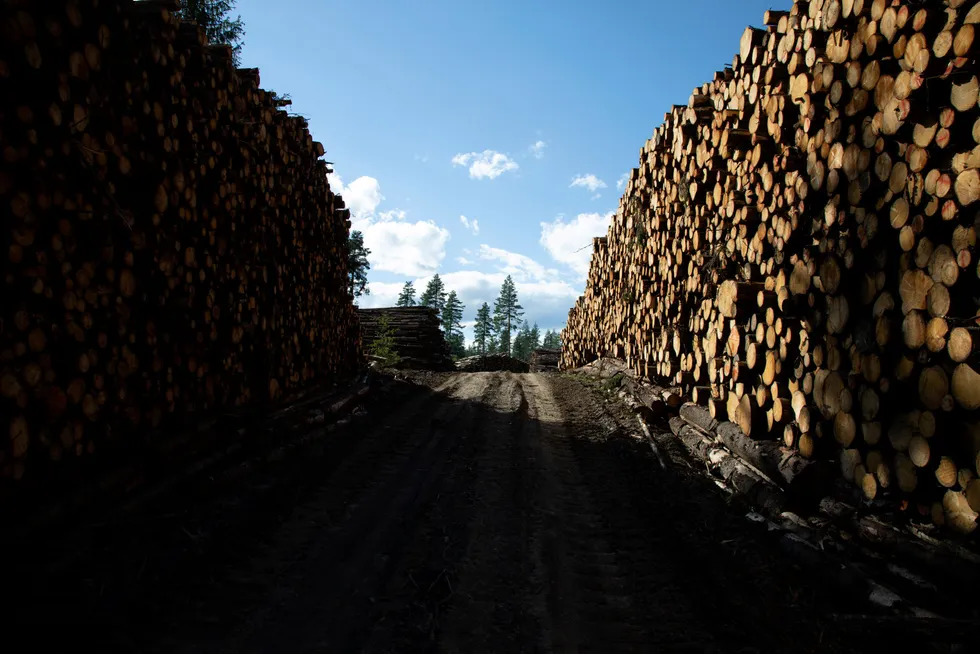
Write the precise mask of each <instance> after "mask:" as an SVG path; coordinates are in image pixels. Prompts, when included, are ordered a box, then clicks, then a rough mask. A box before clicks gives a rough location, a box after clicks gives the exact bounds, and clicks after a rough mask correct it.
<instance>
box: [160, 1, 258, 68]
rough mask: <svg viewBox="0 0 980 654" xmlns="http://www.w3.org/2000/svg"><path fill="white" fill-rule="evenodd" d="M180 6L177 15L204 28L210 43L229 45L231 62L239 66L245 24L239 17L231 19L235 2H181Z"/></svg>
mask: <svg viewBox="0 0 980 654" xmlns="http://www.w3.org/2000/svg"><path fill="white" fill-rule="evenodd" d="M180 4H181V8H180V9H179V10H178V11H177V15H178V16H179V17H180V18H183V19H184V20H193V21H195V22H196V23H197V24H198V25H199V26H200V27H202V28H204V32H205V34H207V35H208V41H210V42H211V43H213V44H215V45H218V44H227V45H230V46H231V56H232V61H233V62H234V64H235V65H236V66H239V65H241V63H242V61H241V57H242V37H244V36H245V23H243V22H242V17H241V16H236V17H235V18H232V17H231V12H232V10H233V9H234V8H235V0H182V1H181V3H180Z"/></svg>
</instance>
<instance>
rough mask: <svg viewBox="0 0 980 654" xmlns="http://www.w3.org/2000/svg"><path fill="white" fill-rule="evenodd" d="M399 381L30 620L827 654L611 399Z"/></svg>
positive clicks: (757, 562) (508, 384)
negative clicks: (68, 616)
mask: <svg viewBox="0 0 980 654" xmlns="http://www.w3.org/2000/svg"><path fill="white" fill-rule="evenodd" d="M409 378H410V380H411V379H414V380H415V381H414V382H411V381H410V382H399V383H398V384H396V385H395V386H396V387H397V389H398V390H397V391H395V392H394V393H393V394H392V395H391V396H390V397H389V398H388V399H384V400H379V402H378V403H377V404H375V405H373V406H372V407H370V408H369V409H368V411H367V414H366V417H365V418H364V421H363V422H361V423H353V424H354V425H360V426H352V427H350V428H348V429H346V430H339V431H337V432H335V433H334V434H333V435H332V436H330V437H329V438H328V439H327V443H328V445H327V446H326V447H325V448H324V449H323V450H322V451H319V450H318V452H319V453H318V454H315V455H312V454H311V455H309V456H308V457H304V458H301V459H300V460H295V461H293V462H292V463H289V464H288V465H286V466H284V467H282V468H278V469H272V470H269V471H266V472H262V473H256V477H255V478H254V479H253V478H250V479H248V480H247V481H243V482H242V483H241V487H240V488H237V489H236V488H234V487H232V488H231V489H229V490H228V491H227V493H226V495H227V496H225V497H220V498H217V497H216V498H213V500H212V499H211V498H207V499H209V501H208V502H202V503H201V505H200V506H197V505H195V506H191V507H184V508H181V509H180V511H179V515H181V516H182V517H181V520H180V521H179V522H174V521H172V520H171V521H168V520H169V519H168V520H161V519H151V520H147V521H145V522H144V523H141V524H145V525H147V527H146V529H147V531H146V532H145V533H138V532H137V528H136V527H134V528H133V530H134V533H133V534H130V535H129V536H128V537H127V538H126V539H121V538H119V537H118V536H117V535H115V534H112V535H111V538H109V535H107V537H106V541H107V542H109V543H117V545H115V546H116V547H119V548H124V550H120V551H118V552H114V551H112V550H111V549H109V550H106V551H104V552H99V553H98V556H95V555H92V556H91V557H90V558H89V559H85V560H91V561H98V562H100V563H99V567H96V566H95V565H94V564H92V571H91V572H87V571H86V572H84V573H82V574H80V575H79V576H80V578H81V581H82V586H81V588H75V589H74V590H71V591H70V592H68V591H67V590H65V589H59V590H57V591H55V590H48V591H46V590H44V589H41V588H39V589H38V592H39V593H40V594H38V598H39V599H38V603H39V606H41V607H42V610H43V606H44V605H45V604H44V602H42V600H43V593H44V592H51V593H58V595H59V596H58V597H57V599H58V600H59V601H61V602H62V603H63V605H65V606H67V605H74V606H80V607H86V610H87V611H88V613H87V614H83V615H82V617H84V622H85V624H86V625H87V626H88V628H89V630H90V632H94V633H97V634H98V635H99V636H100V637H101V641H100V642H101V643H102V644H103V645H105V647H102V649H103V650H104V651H118V650H121V649H125V650H126V651H151V652H282V651H289V652H300V653H305V652H466V653H469V652H590V651H594V652H600V651H601V652H646V651H654V650H656V649H660V650H664V651H685V650H686V651H698V652H705V651H737V650H740V649H741V650H744V651H788V650H790V649H792V650H793V651H818V650H819V651H839V650H841V648H839V647H838V646H837V645H836V644H835V642H836V641H835V640H834V639H833V638H831V637H830V636H828V635H827V634H826V633H824V630H823V628H822V627H821V616H822V615H824V614H827V613H830V612H832V611H833V610H842V609H843V608H844V607H842V606H840V605H839V602H838V603H837V604H834V603H833V600H835V598H828V597H827V596H824V595H822V594H821V593H820V591H819V588H820V584H819V581H818V580H814V579H812V578H807V577H805V576H803V575H802V574H801V573H799V572H798V571H797V570H796V569H795V568H794V567H793V566H792V565H791V563H790V561H789V560H788V559H784V558H782V557H780V556H779V555H778V554H775V550H774V549H773V547H772V543H769V542H765V541H764V535H763V534H759V533H757V532H755V531H753V530H752V528H751V527H750V526H749V525H748V523H747V522H746V521H745V520H744V519H743V518H742V517H741V515H740V514H739V513H738V512H736V511H733V510H731V507H728V506H727V505H726V504H725V502H724V501H723V499H722V497H721V496H720V495H719V494H718V493H717V492H716V489H715V488H714V486H712V485H711V484H710V482H708V481H706V480H705V479H703V478H702V477H701V476H699V475H697V474H694V473H693V471H689V470H686V469H684V468H683V467H677V468H675V469H672V470H668V471H663V470H661V469H660V468H659V467H658V466H657V465H656V463H655V461H654V459H653V457H652V454H651V452H650V450H649V447H648V445H647V444H646V442H645V441H644V440H643V439H642V438H641V437H639V436H638V434H636V433H635V422H632V416H631V415H630V414H628V412H625V411H624V410H623V409H622V407H619V405H617V404H616V403H612V402H606V401H605V400H604V399H603V398H602V397H601V396H600V395H599V394H598V393H597V392H596V391H595V390H593V389H591V388H589V387H587V386H585V385H583V384H582V383H580V382H577V381H574V380H572V379H570V378H567V377H564V376H561V375H550V374H514V373H499V372H497V373H457V374H436V375H414V376H413V375H409ZM164 509H167V510H168V511H171V512H172V513H178V512H177V510H176V509H175V508H174V507H169V508H167V507H164ZM205 527H207V529H206V528H205ZM151 528H152V530H151ZM189 536H193V537H194V542H193V548H192V549H189V550H188V551H186V552H181V558H179V559H173V562H171V561H170V559H172V558H173V557H171V556H170V555H169V552H171V551H173V550H169V549H167V548H169V547H172V546H171V545H163V546H160V545H156V544H157V543H159V542H165V543H170V542H173V543H186V542H187V541H188V537H189ZM161 539H163V540H162V541H161ZM154 546H156V547H157V552H156V553H155V554H154V557H155V559H154V560H153V561H151V564H150V565H149V566H147V565H146V563H145V559H144V561H142V562H140V561H139V557H145V556H146V555H145V554H144V552H147V551H149V552H152V551H153V550H152V548H153V547H154ZM130 552H136V556H135V557H134V555H133V554H131V553H130ZM115 561H119V562H123V563H122V565H120V564H115V563H114V562H115ZM127 566H128V567H127ZM144 567H147V570H144ZM151 572H152V574H151ZM110 573H112V574H115V575H116V577H117V578H118V579H117V583H115V584H109V583H103V584H102V585H101V586H99V585H95V586H93V585H92V584H91V583H89V581H88V580H90V579H92V578H98V577H100V576H101V577H102V578H103V579H108V577H107V575H109V574H110ZM143 575H145V578H152V583H151V582H150V581H147V582H145V583H143V582H139V581H138V579H140V578H143ZM134 579H136V580H137V581H133V580H134ZM120 580H121V581H120ZM66 588H67V587H66ZM44 601H46V600H44ZM107 616H108V617H107ZM134 618H135V619H134ZM102 624H104V625H105V626H104V627H100V626H99V625H102ZM85 633H89V632H85ZM107 640H108V641H111V642H108V643H107V642H106V641H107Z"/></svg>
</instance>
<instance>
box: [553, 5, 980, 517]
mask: <svg viewBox="0 0 980 654" xmlns="http://www.w3.org/2000/svg"><path fill="white" fill-rule="evenodd" d="M763 23H764V26H763V27H761V28H755V27H749V28H747V29H746V30H745V32H744V34H743V36H742V39H741V43H740V47H739V52H738V54H737V55H735V57H734V59H733V61H732V65H731V66H730V67H726V68H725V69H724V70H722V71H719V72H717V73H716V74H715V75H714V78H713V79H712V80H711V81H710V82H708V83H706V84H704V85H703V86H701V87H699V88H697V89H695V90H694V92H693V93H692V94H691V96H690V98H689V100H688V102H687V104H686V105H676V106H674V107H673V109H672V110H671V111H670V112H669V113H667V114H666V115H665V118H664V124H663V125H661V126H660V127H658V128H657V129H656V130H655V132H654V134H653V137H652V138H651V139H649V140H648V141H647V143H646V144H645V145H644V147H643V149H642V150H641V152H640V161H639V166H638V167H637V168H634V169H633V171H632V175H631V177H630V180H629V182H628V184H627V185H626V189H625V193H624V195H623V197H622V199H621V201H620V205H619V210H618V211H617V213H616V216H615V218H614V219H613V222H612V224H611V226H610V228H609V231H608V234H607V235H606V236H605V237H600V238H596V239H594V241H593V254H592V262H591V267H590V271H589V276H588V283H587V287H586V290H585V294H584V295H583V296H582V297H581V298H580V299H579V300H578V302H577V303H576V305H575V307H574V308H573V309H572V310H571V311H570V312H569V320H568V325H567V328H566V329H565V330H564V332H563V334H562V343H563V345H564V346H563V350H562V360H561V366H562V368H563V369H569V368H575V367H578V366H581V365H583V364H585V363H587V362H589V361H591V360H593V359H595V358H596V357H600V356H612V357H619V358H622V359H624V360H626V361H627V362H628V364H629V365H630V366H631V367H632V368H633V369H634V370H635V371H636V372H637V374H639V375H643V376H645V377H647V378H649V379H652V380H659V383H663V384H677V385H679V386H681V387H682V388H683V389H684V392H685V394H686V395H687V396H688V397H689V398H690V399H691V400H693V401H694V402H696V403H697V404H700V405H702V406H704V407H706V408H707V409H708V410H709V411H710V414H711V416H712V417H714V418H715V419H717V420H719V421H723V420H729V421H731V422H733V423H735V424H736V425H738V427H739V428H740V430H741V431H742V432H743V433H744V434H746V435H748V436H750V437H751V438H753V439H761V440H773V441H777V442H781V443H782V444H783V445H784V446H785V447H787V448H791V449H792V450H794V451H796V452H798V453H799V454H801V455H803V456H805V457H808V458H816V459H821V460H825V461H834V462H836V463H837V464H839V467H840V470H841V474H842V475H843V476H844V477H845V478H846V479H847V480H848V481H849V482H852V483H853V488H855V489H856V491H857V492H858V493H860V494H861V495H862V496H863V497H864V498H865V499H867V500H872V499H877V500H879V501H878V502H876V505H881V504H882V503H884V504H885V505H887V506H890V507H894V508H896V509H900V510H902V511H904V514H903V515H905V516H909V517H910V518H911V519H914V520H919V521H922V522H930V521H931V522H933V523H935V524H936V525H945V526H947V527H950V528H952V529H953V530H955V531H959V532H972V531H974V530H975V528H976V525H977V523H976V517H977V512H978V511H980V481H978V475H980V413H978V409H980V373H978V370H980V316H978V303H980V283H978V277H980V257H978V256H977V255H978V252H977V248H976V240H977V230H978V229H980V217H978V209H980V203H978V202H977V200H978V199H980V109H978V88H980V84H978V75H980V66H978V65H977V59H976V55H977V51H978V46H980V39H975V37H974V34H975V31H976V30H977V26H978V24H980V4H978V3H977V2H976V0H945V2H939V1H937V2H930V3H922V2H911V1H908V0H811V1H810V2H806V1H801V0H797V1H796V2H794V3H793V5H792V7H791V8H790V9H789V10H788V11H769V12H766V14H765V16H764V19H763Z"/></svg>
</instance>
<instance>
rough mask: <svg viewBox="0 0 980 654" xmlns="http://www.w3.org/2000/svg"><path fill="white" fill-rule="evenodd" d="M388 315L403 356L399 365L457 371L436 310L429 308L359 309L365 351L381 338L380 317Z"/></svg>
mask: <svg viewBox="0 0 980 654" xmlns="http://www.w3.org/2000/svg"><path fill="white" fill-rule="evenodd" d="M381 316H386V317H387V318H388V326H389V328H390V329H391V335H392V338H393V339H394V346H395V351H396V352H397V353H398V356H399V357H400V358H401V361H400V362H399V363H398V367H401V368H418V369H422V370H453V369H454V366H453V359H452V356H451V355H450V352H449V345H448V343H446V339H445V336H443V333H442V330H441V329H440V328H439V317H438V316H437V315H436V310H435V309H432V308H429V307H390V308H384V309H358V310H357V317H358V319H359V320H360V321H361V336H362V338H363V343H364V349H365V351H368V352H369V351H370V348H371V344H372V343H373V342H374V341H375V339H376V338H378V336H379V334H380V330H379V328H378V320H379V319H380V318H381Z"/></svg>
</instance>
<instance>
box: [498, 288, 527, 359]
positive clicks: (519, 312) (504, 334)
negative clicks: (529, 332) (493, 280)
mask: <svg viewBox="0 0 980 654" xmlns="http://www.w3.org/2000/svg"><path fill="white" fill-rule="evenodd" d="M523 316H524V307H522V306H521V305H520V303H519V302H518V300H517V287H516V286H515V285H514V280H513V279H511V276H510V275H507V279H505V280H504V283H503V284H501V286H500V295H499V296H498V297H497V301H496V302H494V305H493V321H494V331H495V332H496V334H497V335H498V336H499V351H500V352H501V353H503V354H511V353H512V351H513V339H512V334H513V332H514V328H515V327H516V326H517V325H518V321H519V320H520V319H521V318H522V317H523Z"/></svg>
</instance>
